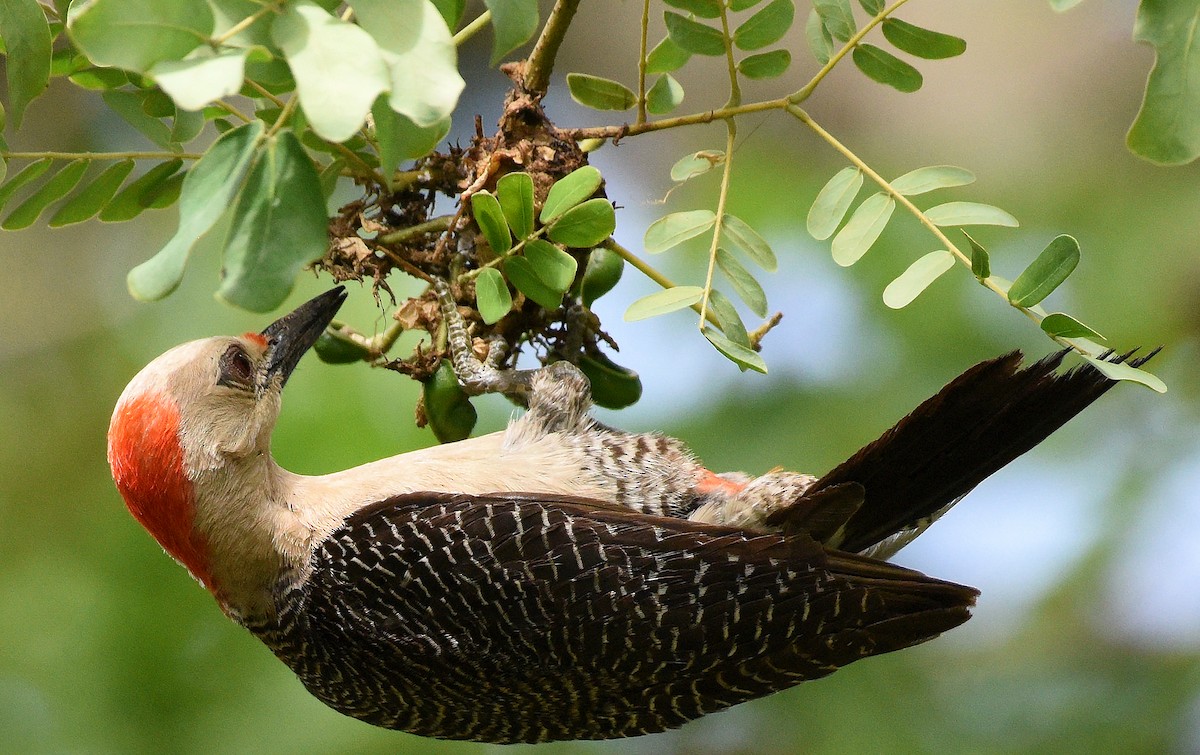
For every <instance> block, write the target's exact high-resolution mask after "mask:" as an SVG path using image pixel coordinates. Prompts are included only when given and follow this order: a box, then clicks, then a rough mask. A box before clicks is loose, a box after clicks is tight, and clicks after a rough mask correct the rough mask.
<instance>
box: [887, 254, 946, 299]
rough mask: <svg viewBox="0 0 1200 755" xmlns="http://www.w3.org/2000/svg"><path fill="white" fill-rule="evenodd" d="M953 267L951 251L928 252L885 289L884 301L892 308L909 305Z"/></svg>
mask: <svg viewBox="0 0 1200 755" xmlns="http://www.w3.org/2000/svg"><path fill="white" fill-rule="evenodd" d="M952 267H954V255H953V254H951V253H950V252H947V251H946V250H944V249H943V250H939V251H936V252H930V253H929V254H926V255H925V256H924V257H921V258H920V259H919V260H917V261H916V262H914V263H912V264H911V265H909V266H908V269H907V270H905V271H904V272H903V273H901V274H900V277H898V278H896V280H894V281H892V282H891V283H889V284H888V285H887V288H885V289H883V303H884V304H886V305H888V306H889V307H891V308H892V309H903V308H904V307H907V306H908V305H909V304H911V303H912V301H913V299H916V298H917V297H918V296H920V294H921V292H922V291H924V290H925V289H926V288H928V287H929V284H931V283H933V282H934V281H935V280H937V279H938V278H940V277H941V276H942V274H943V273H945V272H946V271H947V270H949V269H950V268H952Z"/></svg>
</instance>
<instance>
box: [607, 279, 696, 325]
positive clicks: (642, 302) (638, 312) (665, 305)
mask: <svg viewBox="0 0 1200 755" xmlns="http://www.w3.org/2000/svg"><path fill="white" fill-rule="evenodd" d="M703 296H704V289H703V288H701V287H699V286H675V287H674V288H666V289H663V290H662V291H657V292H655V293H653V294H650V295H649V296H643V297H642V298H640V299H638V300H637V301H635V302H634V303H633V304H630V305H629V308H628V309H626V310H625V322H635V321H637V320H645V319H646V318H649V317H658V316H659V315H665V314H667V313H668V312H674V311H675V310H677V309H683V308H684V307H690V306H692V305H693V304H695V303H696V302H698V301H700V299H701V297H703Z"/></svg>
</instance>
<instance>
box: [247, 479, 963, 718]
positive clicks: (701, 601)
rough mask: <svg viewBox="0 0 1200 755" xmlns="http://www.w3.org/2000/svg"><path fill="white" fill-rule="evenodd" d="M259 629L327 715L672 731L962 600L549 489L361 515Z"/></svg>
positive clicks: (384, 506)
mask: <svg viewBox="0 0 1200 755" xmlns="http://www.w3.org/2000/svg"><path fill="white" fill-rule="evenodd" d="M313 567H314V568H313V572H312V574H311V577H310V578H309V579H308V580H306V581H305V582H304V583H302V584H299V585H298V586H295V587H293V588H291V589H290V590H289V591H288V592H287V593H286V595H285V596H284V597H283V599H282V601H281V607H282V611H281V614H280V618H279V625H278V626H277V627H273V628H268V629H259V630H256V631H258V633H259V634H260V636H262V637H263V639H264V640H265V641H266V642H267V644H268V645H270V646H272V648H273V649H274V650H275V652H276V653H277V654H278V655H279V656H280V657H281V658H282V659H283V660H284V661H285V662H287V663H288V664H289V665H290V666H291V667H292V668H293V669H294V670H295V671H296V672H297V674H298V675H299V676H300V678H301V680H302V681H303V682H304V684H305V685H306V686H307V687H308V689H309V690H310V691H311V692H312V693H313V694H315V695H316V696H317V697H318V698H320V699H321V700H323V701H325V702H326V703H327V704H329V705H330V706H332V707H333V708H335V709H337V710H339V711H341V712H343V713H346V714H348V715H351V716H354V717H357V718H361V719H363V720H365V721H368V722H370V723H373V724H377V725H380V726H386V727H390V728H396V729H403V730H406V731H410V732H414V733H417V734H422V735H427V736H434V737H444V738H453V739H475V740H482V741H491V742H518V741H524V742H533V741H546V740H554V739H600V738H609V737H621V736H632V735H637V734H643V733H648V732H655V731H661V730H663V729H668V728H672V727H675V726H679V725H681V724H683V723H685V722H687V721H689V720H692V719H694V718H697V717H699V716H701V715H703V714H705V713H709V712H712V711H716V710H720V709H722V708H726V707H728V706H730V705H734V704H736V703H739V702H742V701H745V700H749V699H752V698H755V697H759V696H762V695H765V694H768V693H770V692H774V691H776V690H780V689H784V688H787V687H791V686H793V685H795V684H797V683H799V682H801V681H804V680H807V679H814V678H817V677H821V676H825V675H826V674H829V673H830V672H832V671H834V670H835V669H837V668H839V667H841V666H844V665H846V664H848V663H851V662H853V661H855V660H857V659H859V658H863V657H866V656H870V655H876V654H879V653H885V652H888V651H891V650H897V649H900V648H903V647H907V646H910V645H915V644H917V643H920V642H923V641H925V640H928V639H931V638H932V637H934V636H936V635H937V634H939V633H940V632H943V631H945V630H947V629H950V628H952V627H954V626H957V625H958V624H961V623H962V622H963V621H965V620H966V619H967V618H968V617H969V614H968V610H967V609H968V607H969V606H970V605H971V604H972V603H973V602H974V598H975V595H976V592H975V591H974V590H973V589H971V588H968V587H963V586H960V585H955V584H952V583H948V582H942V581H939V580H936V579H932V578H930V577H927V576H925V575H923V574H920V573H917V572H914V571H910V570H907V569H903V568H900V567H896V566H892V565H890V564H885V563H882V562H878V561H873V560H870V559H866V558H862V557H859V556H854V555H848V554H843V553H839V552H828V551H826V550H825V549H824V548H823V547H822V546H820V545H819V544H817V543H815V542H814V541H813V540H812V539H810V538H808V537H807V536H804V535H793V536H790V537H787V538H785V537H781V536H777V535H756V534H753V533H749V532H745V531H742V530H737V529H730V528H723V527H716V526H710V525H703V524H696V523H693V522H688V521H685V520H680V519H672V518H664V517H649V516H644V515H640V514H636V513H631V512H628V511H624V510H615V509H613V508H611V507H608V506H606V505H604V504H601V503H597V502H592V501H587V500H583V499H573V498H557V497H553V496H535V495H511V494H502V495H495V496H466V495H453V494H431V493H422V494H413V495H405V496H399V497H396V498H393V499H390V500H388V501H385V502H382V503H380V504H376V505H373V506H371V507H369V508H367V509H364V510H362V511H360V512H358V513H356V514H355V515H353V516H352V517H350V519H348V520H347V522H346V523H345V524H344V526H342V527H341V528H340V529H339V530H337V531H336V532H334V533H333V534H332V535H331V536H330V537H329V538H328V539H327V540H326V541H325V542H324V543H323V544H322V545H321V546H320V547H319V548H318V549H317V551H316V553H315V555H314V561H313Z"/></svg>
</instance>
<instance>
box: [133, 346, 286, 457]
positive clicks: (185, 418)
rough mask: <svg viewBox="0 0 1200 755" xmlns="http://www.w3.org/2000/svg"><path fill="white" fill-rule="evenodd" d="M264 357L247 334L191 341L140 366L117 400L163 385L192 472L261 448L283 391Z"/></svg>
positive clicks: (257, 452) (264, 449)
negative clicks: (175, 412) (176, 416)
mask: <svg viewBox="0 0 1200 755" xmlns="http://www.w3.org/2000/svg"><path fill="white" fill-rule="evenodd" d="M265 357H266V347H265V343H264V342H263V341H262V340H261V339H259V338H257V337H254V336H251V335H247V336H242V337H230V336H218V337H214V338H205V339H202V340H199V341H191V342H189V343H185V344H183V345H181V346H176V347H175V348H173V349H171V350H170V351H168V352H166V353H165V354H163V355H162V356H160V357H158V358H157V359H155V360H154V361H153V362H151V363H150V364H149V365H147V366H146V367H145V368H144V369H143V370H142V371H141V372H139V373H138V375H137V376H136V377H135V378H134V379H133V380H132V381H131V382H130V383H129V385H128V387H126V389H125V392H124V393H123V394H122V396H121V400H120V401H119V402H118V406H120V405H121V404H122V403H123V402H125V401H127V400H129V399H131V398H133V397H135V396H138V395H141V394H142V393H144V392H145V391H149V390H158V391H161V390H162V388H163V387H165V388H166V391H165V394H166V395H165V398H168V399H170V400H172V401H173V402H174V403H175V404H176V406H177V408H178V411H179V415H180V417H181V423H180V425H181V426H180V432H179V435H180V443H181V445H182V447H183V451H184V458H185V461H186V466H187V468H188V470H189V472H191V473H199V472H203V471H205V470H210V469H213V468H215V467H220V466H223V465H225V464H227V463H230V462H236V461H237V460H238V459H240V458H244V457H247V456H257V455H260V454H265V453H267V452H268V450H269V449H270V442H271V431H272V430H273V429H274V427H275V421H276V419H277V418H278V416H279V407H280V394H281V392H282V390H281V388H282V386H281V381H280V378H279V377H278V376H274V377H271V378H268V377H267V374H266V370H265V368H264V362H265ZM243 378H244V379H243Z"/></svg>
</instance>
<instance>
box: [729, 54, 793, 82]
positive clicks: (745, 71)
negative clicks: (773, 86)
mask: <svg viewBox="0 0 1200 755" xmlns="http://www.w3.org/2000/svg"><path fill="white" fill-rule="evenodd" d="M791 64H792V54H791V53H790V52H788V51H787V50H771V51H770V52H764V53H759V54H758V55H748V56H746V57H745V58H742V60H741V62H739V63H738V65H737V69H738V73H740V74H741V75H743V76H745V77H746V78H748V79H773V78H775V77H776V76H782V75H783V73H784V72H785V71H787V69H788V66H790V65H791Z"/></svg>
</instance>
